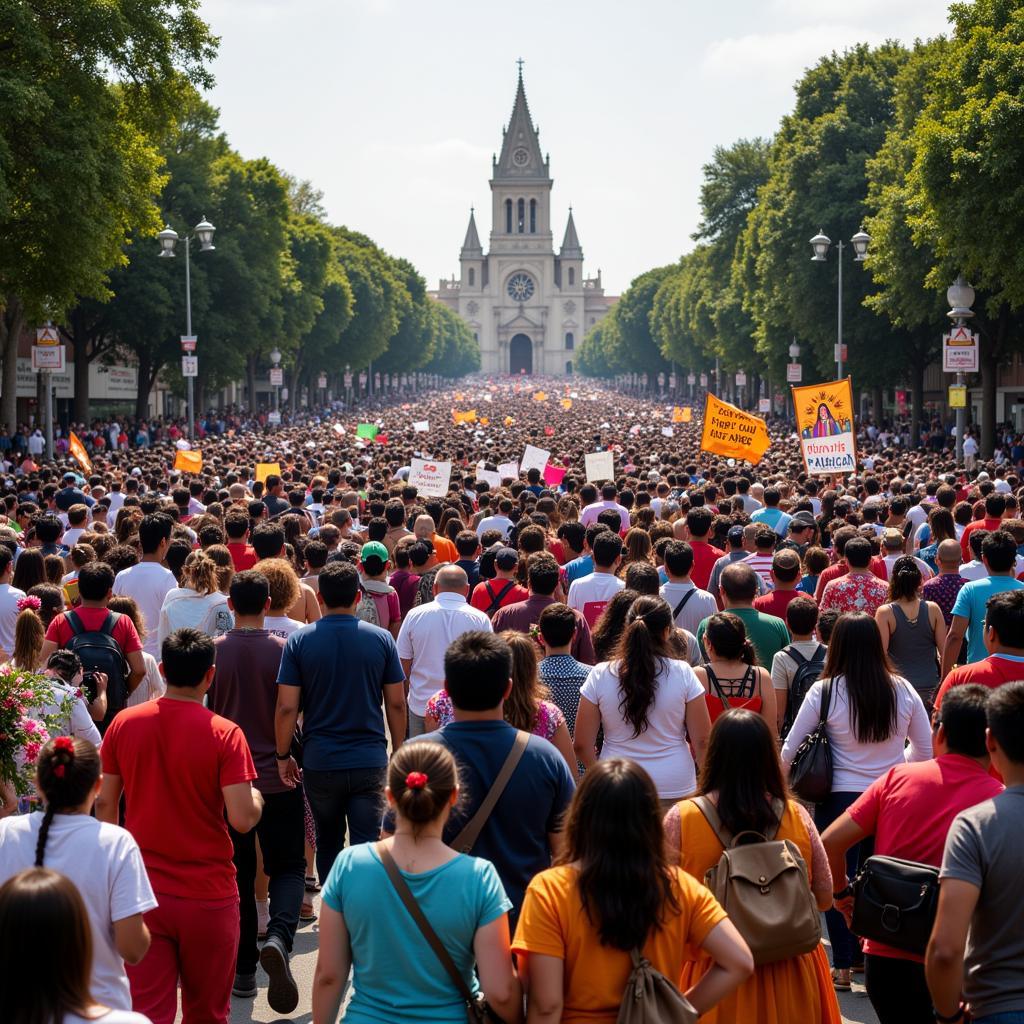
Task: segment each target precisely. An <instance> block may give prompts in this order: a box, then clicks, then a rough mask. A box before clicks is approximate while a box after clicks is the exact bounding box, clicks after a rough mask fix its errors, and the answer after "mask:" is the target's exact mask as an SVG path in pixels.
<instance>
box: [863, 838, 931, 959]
mask: <svg viewBox="0 0 1024 1024" xmlns="http://www.w3.org/2000/svg"><path fill="white" fill-rule="evenodd" d="M938 905H939V869H938V868H936V867H933V866H932V865H931V864H919V863H917V862H916V861H912V860H900V859H899V858H898V857H882V856H876V857H868V859H867V860H866V861H865V862H864V866H863V867H862V868H861V870H860V873H859V874H858V875H857V877H856V878H855V879H854V881H853V923H852V924H851V926H850V930H851V931H852V932H853V933H854V934H855V935H859V936H861V938H864V939H871V940H873V941H874V942H884V943H885V944H886V945H887V946H893V947H895V948H896V949H902V950H903V951H904V952H906V953H916V954H917V955H918V956H924V952H925V949H926V948H927V947H928V939H929V937H930V936H931V934H932V927H933V925H934V924H935V912H936V910H937V909H938Z"/></svg>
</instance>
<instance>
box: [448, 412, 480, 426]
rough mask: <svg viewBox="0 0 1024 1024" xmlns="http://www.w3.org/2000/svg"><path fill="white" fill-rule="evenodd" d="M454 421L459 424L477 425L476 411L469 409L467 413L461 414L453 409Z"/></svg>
mask: <svg viewBox="0 0 1024 1024" xmlns="http://www.w3.org/2000/svg"><path fill="white" fill-rule="evenodd" d="M452 419H453V420H454V421H455V422H456V424H458V423H476V409H467V410H466V411H465V412H459V411H458V410H456V409H452Z"/></svg>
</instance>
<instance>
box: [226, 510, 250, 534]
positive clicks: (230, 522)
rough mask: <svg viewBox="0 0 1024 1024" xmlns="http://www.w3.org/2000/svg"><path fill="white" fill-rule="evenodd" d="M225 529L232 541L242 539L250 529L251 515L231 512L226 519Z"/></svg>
mask: <svg viewBox="0 0 1024 1024" xmlns="http://www.w3.org/2000/svg"><path fill="white" fill-rule="evenodd" d="M224 529H225V531H226V532H227V535H228V537H229V538H230V539H231V540H232V541H240V540H242V538H243V537H244V536H245V535H246V533H248V531H249V517H248V516H244V515H236V514H235V513H231V514H229V515H228V516H227V518H226V519H225V520H224Z"/></svg>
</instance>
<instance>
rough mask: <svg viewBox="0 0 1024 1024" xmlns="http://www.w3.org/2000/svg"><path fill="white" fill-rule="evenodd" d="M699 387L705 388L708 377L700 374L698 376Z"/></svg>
mask: <svg viewBox="0 0 1024 1024" xmlns="http://www.w3.org/2000/svg"><path fill="white" fill-rule="evenodd" d="M700 386H701V387H702V388H706V387H707V386H708V375H707V374H706V373H702V374H701V375H700Z"/></svg>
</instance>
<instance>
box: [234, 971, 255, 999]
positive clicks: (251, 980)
mask: <svg viewBox="0 0 1024 1024" xmlns="http://www.w3.org/2000/svg"><path fill="white" fill-rule="evenodd" d="M231 994H232V995H233V996H235V997H236V998H238V999H255V998H256V975H255V974H236V975H235V983H234V985H232V986H231Z"/></svg>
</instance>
